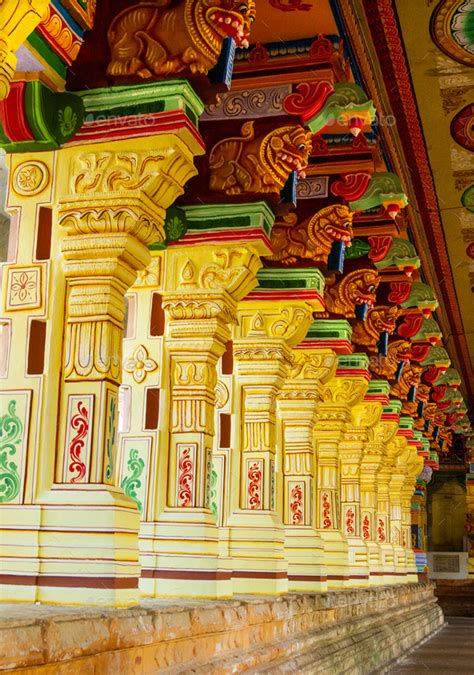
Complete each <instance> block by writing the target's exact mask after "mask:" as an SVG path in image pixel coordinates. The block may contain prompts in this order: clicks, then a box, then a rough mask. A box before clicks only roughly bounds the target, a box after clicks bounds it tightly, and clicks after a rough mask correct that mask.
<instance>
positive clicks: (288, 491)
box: [278, 340, 337, 591]
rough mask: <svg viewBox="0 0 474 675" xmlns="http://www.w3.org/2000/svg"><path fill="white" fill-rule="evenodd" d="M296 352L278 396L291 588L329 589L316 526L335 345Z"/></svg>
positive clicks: (322, 546) (333, 371)
mask: <svg viewBox="0 0 474 675" xmlns="http://www.w3.org/2000/svg"><path fill="white" fill-rule="evenodd" d="M304 345H305V340H303V342H302V343H301V345H300V347H301V348H299V349H294V350H293V358H294V362H293V366H292V368H291V370H290V373H289V377H288V378H287V379H286V381H285V383H284V385H283V388H282V391H281V393H280V395H279V398H278V418H279V421H280V424H281V439H282V449H283V522H284V525H285V556H286V558H287V560H288V588H289V590H292V591H316V590H325V588H326V578H325V567H324V544H323V541H322V539H321V537H320V535H319V533H318V531H317V530H316V508H315V506H316V504H315V499H314V494H315V492H316V481H315V468H316V461H315V448H314V424H315V420H316V407H317V402H318V399H319V398H320V394H318V392H319V391H320V387H321V384H322V383H324V382H326V381H327V380H328V379H330V378H331V377H332V376H333V375H334V373H335V369H336V364H337V357H336V354H335V353H334V352H333V351H331V350H329V349H319V350H318V349H304Z"/></svg>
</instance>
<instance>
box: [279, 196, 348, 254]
mask: <svg viewBox="0 0 474 675" xmlns="http://www.w3.org/2000/svg"><path fill="white" fill-rule="evenodd" d="M352 215H353V214H352V212H351V211H350V210H349V209H348V208H347V206H344V205H342V204H332V205H331V206H326V208H324V209H321V210H320V211H318V212H317V213H316V214H315V215H314V216H312V217H311V218H307V219H306V220H305V221H303V222H302V223H300V224H298V218H297V215H296V214H295V213H290V214H288V215H286V216H283V217H281V218H280V219H278V220H277V221H276V223H275V224H274V225H273V228H272V233H271V241H272V247H273V255H271V256H269V257H268V260H275V261H279V262H281V263H282V264H284V265H291V264H293V263H295V262H297V261H298V260H299V259H302V260H313V261H314V262H323V263H326V262H327V258H328V255H329V254H330V252H331V247H332V244H333V242H334V241H343V242H344V243H346V244H349V243H350V241H351V239H352V236H353V232H352Z"/></svg>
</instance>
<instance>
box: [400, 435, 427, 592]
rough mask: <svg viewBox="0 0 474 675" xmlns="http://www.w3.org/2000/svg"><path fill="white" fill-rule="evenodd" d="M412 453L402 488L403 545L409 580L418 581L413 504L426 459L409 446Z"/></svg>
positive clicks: (408, 460) (408, 459)
mask: <svg viewBox="0 0 474 675" xmlns="http://www.w3.org/2000/svg"><path fill="white" fill-rule="evenodd" d="M408 447H409V449H410V455H409V457H408V458H407V472H406V477H405V481H404V483H403V485H402V489H401V502H402V546H403V547H404V549H405V555H406V567H407V580H408V581H409V582H411V583H416V582H417V581H418V570H417V564H416V557H415V552H414V550H413V549H414V548H415V547H414V545H413V541H412V517H411V506H412V498H413V493H414V492H415V485H416V478H417V476H418V475H419V474H420V473H421V471H422V470H423V465H424V459H423V457H422V456H421V455H419V454H418V452H417V450H416V448H413V446H408Z"/></svg>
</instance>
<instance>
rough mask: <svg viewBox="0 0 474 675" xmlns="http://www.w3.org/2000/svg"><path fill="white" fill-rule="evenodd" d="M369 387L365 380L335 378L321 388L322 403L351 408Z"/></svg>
mask: <svg viewBox="0 0 474 675" xmlns="http://www.w3.org/2000/svg"><path fill="white" fill-rule="evenodd" d="M368 386H369V383H368V381H367V380H366V379H365V378H350V377H335V378H333V379H332V380H329V382H327V383H326V384H325V385H324V386H323V388H322V394H321V397H322V400H323V402H324V403H333V404H334V403H336V404H337V403H339V404H344V405H345V406H349V407H352V406H354V405H356V403H358V402H359V401H360V400H361V399H362V398H363V396H364V395H365V392H366V391H367V387H368Z"/></svg>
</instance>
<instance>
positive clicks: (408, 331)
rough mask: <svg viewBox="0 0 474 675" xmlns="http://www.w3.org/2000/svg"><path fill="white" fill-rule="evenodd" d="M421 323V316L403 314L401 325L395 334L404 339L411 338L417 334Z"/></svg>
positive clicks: (417, 314) (419, 314) (418, 314)
mask: <svg viewBox="0 0 474 675" xmlns="http://www.w3.org/2000/svg"><path fill="white" fill-rule="evenodd" d="M422 323H423V314H421V312H420V313H418V312H417V313H415V312H413V313H410V314H405V316H404V317H403V323H401V324H400V326H399V327H398V329H397V333H398V334H399V335H400V336H401V337H404V338H410V337H413V336H414V335H416V334H417V333H418V331H419V330H420V328H421V324H422Z"/></svg>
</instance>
